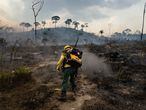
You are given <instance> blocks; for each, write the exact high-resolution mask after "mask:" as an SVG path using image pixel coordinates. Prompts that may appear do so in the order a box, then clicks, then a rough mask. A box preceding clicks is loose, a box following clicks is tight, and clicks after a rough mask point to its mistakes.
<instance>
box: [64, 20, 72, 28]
mask: <svg viewBox="0 0 146 110" xmlns="http://www.w3.org/2000/svg"><path fill="white" fill-rule="evenodd" d="M71 23H72V20H71V19H67V20H66V21H65V24H66V27H67V26H68V27H69V26H70V24H71Z"/></svg>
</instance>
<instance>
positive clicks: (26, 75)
mask: <svg viewBox="0 0 146 110" xmlns="http://www.w3.org/2000/svg"><path fill="white" fill-rule="evenodd" d="M31 73H32V72H31V70H30V69H29V68H27V67H19V68H17V69H16V70H15V71H12V72H2V73H0V91H1V90H5V89H10V88H13V87H15V86H17V85H20V84H24V83H26V82H28V81H31Z"/></svg>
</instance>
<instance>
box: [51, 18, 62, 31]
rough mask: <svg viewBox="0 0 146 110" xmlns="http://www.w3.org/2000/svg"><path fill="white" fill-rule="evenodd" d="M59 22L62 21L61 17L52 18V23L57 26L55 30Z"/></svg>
mask: <svg viewBox="0 0 146 110" xmlns="http://www.w3.org/2000/svg"><path fill="white" fill-rule="evenodd" d="M59 20H60V17H59V16H53V17H52V21H53V22H52V23H53V24H55V28H56V24H57V22H58V21H59Z"/></svg>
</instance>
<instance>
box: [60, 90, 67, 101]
mask: <svg viewBox="0 0 146 110" xmlns="http://www.w3.org/2000/svg"><path fill="white" fill-rule="evenodd" d="M59 100H61V101H65V100H66V92H65V91H62V92H61V96H60V98H59Z"/></svg>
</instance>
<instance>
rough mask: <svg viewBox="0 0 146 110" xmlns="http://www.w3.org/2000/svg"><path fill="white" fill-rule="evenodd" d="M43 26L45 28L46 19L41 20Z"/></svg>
mask: <svg viewBox="0 0 146 110" xmlns="http://www.w3.org/2000/svg"><path fill="white" fill-rule="evenodd" d="M42 25H43V28H44V29H45V25H46V21H42Z"/></svg>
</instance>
